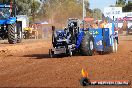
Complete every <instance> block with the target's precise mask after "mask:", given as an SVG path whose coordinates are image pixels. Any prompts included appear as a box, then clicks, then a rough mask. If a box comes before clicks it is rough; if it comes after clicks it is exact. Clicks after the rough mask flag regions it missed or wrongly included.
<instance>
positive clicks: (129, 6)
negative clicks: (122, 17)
mask: <svg viewBox="0 0 132 88" xmlns="http://www.w3.org/2000/svg"><path fill="white" fill-rule="evenodd" d="M123 11H124V12H132V1H129V2H128V3H127V4H126V6H125V7H123Z"/></svg>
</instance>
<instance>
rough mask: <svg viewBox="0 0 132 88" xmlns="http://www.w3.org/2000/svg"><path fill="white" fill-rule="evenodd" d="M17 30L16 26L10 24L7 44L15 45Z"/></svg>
mask: <svg viewBox="0 0 132 88" xmlns="http://www.w3.org/2000/svg"><path fill="white" fill-rule="evenodd" d="M16 32H17V28H16V24H10V25H8V42H9V43H10V44H15V43H17V34H16Z"/></svg>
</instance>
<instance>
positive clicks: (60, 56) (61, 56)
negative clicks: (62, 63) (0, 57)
mask: <svg viewBox="0 0 132 88" xmlns="http://www.w3.org/2000/svg"><path fill="white" fill-rule="evenodd" d="M23 57H34V58H33V59H52V58H64V57H68V56H66V55H54V56H53V57H52V58H51V57H50V55H49V54H32V55H24V56H23Z"/></svg>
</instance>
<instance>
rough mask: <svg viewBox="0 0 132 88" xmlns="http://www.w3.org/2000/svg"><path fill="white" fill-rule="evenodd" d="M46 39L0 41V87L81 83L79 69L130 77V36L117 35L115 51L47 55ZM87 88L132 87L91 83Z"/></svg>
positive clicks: (103, 76)
mask: <svg viewBox="0 0 132 88" xmlns="http://www.w3.org/2000/svg"><path fill="white" fill-rule="evenodd" d="M50 43H51V42H50V41H45V40H38V41H35V42H31V43H29V42H24V43H22V44H17V45H9V44H0V45H1V46H0V55H1V56H0V87H81V86H80V84H79V79H80V78H81V69H82V68H84V69H85V70H86V71H88V72H89V78H90V79H92V80H130V81H132V47H131V46H132V36H128V37H125V36H121V37H120V44H119V51H118V52H117V53H116V54H115V53H111V54H106V55H94V56H92V57H89V56H73V57H63V58H53V59H51V58H49V56H48V49H49V48H50V46H51V44H50ZM88 88H132V85H130V86H91V87H88Z"/></svg>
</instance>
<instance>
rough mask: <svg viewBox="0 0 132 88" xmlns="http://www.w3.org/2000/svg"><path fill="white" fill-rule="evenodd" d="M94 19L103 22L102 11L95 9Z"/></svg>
mask: <svg viewBox="0 0 132 88" xmlns="http://www.w3.org/2000/svg"><path fill="white" fill-rule="evenodd" d="M93 17H94V19H99V20H101V19H102V12H101V10H100V9H98V8H95V9H94V10H93Z"/></svg>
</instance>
